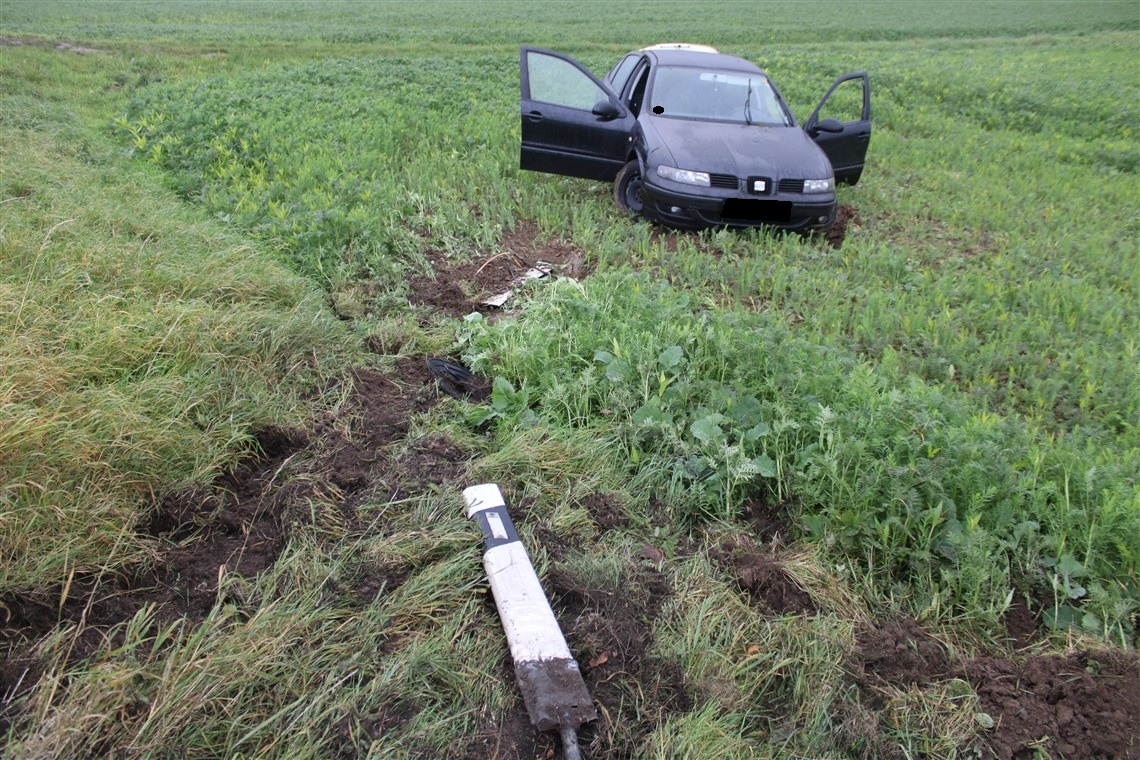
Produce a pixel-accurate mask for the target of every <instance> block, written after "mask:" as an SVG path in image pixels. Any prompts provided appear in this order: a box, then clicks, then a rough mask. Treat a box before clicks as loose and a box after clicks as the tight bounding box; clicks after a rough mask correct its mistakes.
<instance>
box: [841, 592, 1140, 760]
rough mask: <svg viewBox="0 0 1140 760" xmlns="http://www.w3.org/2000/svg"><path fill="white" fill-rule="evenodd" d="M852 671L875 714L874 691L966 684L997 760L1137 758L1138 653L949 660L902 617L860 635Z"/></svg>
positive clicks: (1139, 721)
mask: <svg viewBox="0 0 1140 760" xmlns="http://www.w3.org/2000/svg"><path fill="white" fill-rule="evenodd" d="M1026 615H1028V611H1026ZM1029 619H1030V620H1032V616H1029ZM1034 630H1036V628H1034ZM849 668H850V670H851V671H852V676H853V677H854V678H855V680H856V682H857V683H859V684H860V685H861V686H862V687H863V689H864V694H865V695H866V697H867V701H868V702H869V707H871V708H872V709H873V710H882V709H883V707H884V704H883V701H882V700H881V699H880V698H879V696H878V693H877V690H876V687H882V686H889V687H899V688H907V687H914V686H922V685H924V684H930V683H935V682H938V681H943V680H947V679H950V678H962V679H965V680H967V681H969V683H970V684H971V686H973V688H974V691H975V692H976V693H977V695H978V700H979V702H978V711H979V713H983V714H985V715H986V716H988V717H989V718H990V719H992V720H993V724H994V725H993V728H990V729H986V730H985V731H984V732H983V735H982V738H983V740H984V741H985V742H986V743H987V744H988V747H989V750H990V751H992V753H993V754H994V755H995V756H996V757H998V758H1000V759H1001V760H1030V758H1035V757H1038V756H1040V755H1038V754H1035V753H1036V752H1037V751H1038V750H1040V751H1041V752H1043V753H1044V754H1045V755H1046V756H1049V757H1059V758H1062V757H1063V758H1065V760H1106V759H1107V758H1133V757H1140V656H1138V655H1137V654H1136V653H1135V652H1121V651H1101V652H1088V651H1079V652H1073V653H1070V654H1063V655H1058V654H1040V655H1030V656H1028V657H1025V658H1008V657H1000V656H983V657H978V658H975V659H972V660H967V661H965V662H952V661H951V660H950V658H949V653H948V651H947V648H946V646H944V645H943V644H942V643H941V642H939V641H937V640H936V639H935V638H934V637H933V636H931V635H930V634H928V633H926V632H925V631H924V630H923V629H922V628H921V627H920V626H919V625H918V623H916V622H915V621H913V620H909V619H906V618H903V619H899V620H897V621H893V622H890V623H887V624H886V625H883V626H881V627H878V628H870V629H867V630H865V631H863V632H862V633H861V634H860V635H859V636H858V647H857V650H856V652H855V654H854V657H853V662H852V663H851V664H850V665H849Z"/></svg>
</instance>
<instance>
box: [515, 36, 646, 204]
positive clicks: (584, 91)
mask: <svg viewBox="0 0 1140 760" xmlns="http://www.w3.org/2000/svg"><path fill="white" fill-rule="evenodd" d="M519 57H520V62H519V64H520V72H519V76H520V83H521V85H522V99H521V107H522V148H521V152H520V156H519V167H520V168H522V169H528V170H530V171H536V172H549V173H551V174H563V175H566V176H570V177H585V178H586V179H597V180H603V181H606V182H612V181H613V179H614V177H616V176H617V173H618V171H619V170H620V169H621V167H622V166H623V165H624V164H625V162H626V158H627V156H628V155H629V150H630V148H629V136H630V132H631V131H632V130H633V125H634V121H635V118H634V116H633V114H631V113H630V112H629V109H628V108H626V107H625V106H624V105H622V104H621V102H620V100H619V99H618V96H617V95H616V94H615V93H614V92H613V90H611V89H610V88H609V86H607V85H605V84H603V83H602V82H600V81H599V80H598V79H597V77H595V76H594V75H593V74H591V73H590V72H589V71H587V70H586V68H585V67H583V66H582V64H580V63H578V62H577V61H575V60H574V59H573V58H570V57H568V56H565V55H562V54H561V53H554V52H551V51H549V50H541V49H539V48H530V47H523V48H521V50H520V56H519Z"/></svg>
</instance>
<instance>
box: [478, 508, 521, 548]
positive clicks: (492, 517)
mask: <svg viewBox="0 0 1140 760" xmlns="http://www.w3.org/2000/svg"><path fill="white" fill-rule="evenodd" d="M475 522H477V523H479V530H481V531H483V550H484V551H489V550H491V549H494V548H495V547H496V546H502V545H503V544H509V543H511V542H513V541H518V540H519V534H518V533H517V532H515V524H514V523H513V522H511V516H510V515H509V514H507V508H506V506H501V507H491V508H490V509H483V510H480V511H478V512H476V513H475Z"/></svg>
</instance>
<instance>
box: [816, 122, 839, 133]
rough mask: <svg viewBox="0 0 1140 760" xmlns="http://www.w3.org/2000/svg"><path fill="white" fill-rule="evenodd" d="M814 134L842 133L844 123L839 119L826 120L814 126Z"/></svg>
mask: <svg viewBox="0 0 1140 760" xmlns="http://www.w3.org/2000/svg"><path fill="white" fill-rule="evenodd" d="M811 131H812V133H813V134H814V133H816V132H842V131H843V123H842V122H841V121H839V119H824V120H823V121H817V122H816V123H815V124H813V125H812V128H811Z"/></svg>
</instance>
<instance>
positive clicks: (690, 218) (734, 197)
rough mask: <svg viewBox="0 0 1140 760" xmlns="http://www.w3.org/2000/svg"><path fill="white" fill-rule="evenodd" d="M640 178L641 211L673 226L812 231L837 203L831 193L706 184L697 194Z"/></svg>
mask: <svg viewBox="0 0 1140 760" xmlns="http://www.w3.org/2000/svg"><path fill="white" fill-rule="evenodd" d="M642 182H643V185H642V196H643V201H644V205H645V208H644V213H645V214H646V215H647V216H649V217H651V218H653V219H655V220H657V221H659V222H661V223H663V224H667V225H669V226H672V227H685V228H702V227H721V226H729V227H775V228H777V229H782V230H795V231H799V232H811V231H815V230H826V229H829V228H830V227H831V225H832V223H834V221H835V214H836V211H837V209H838V206H839V204H838V201H836V199H835V194H834V193H827V194H824V195H818V196H816V195H804V194H803V193H776V194H773V195H766V196H757V195H750V194H745V193H740V192H734V191H732V190H724V189H719V188H709V189H708V190H706V191H705V192H704V193H701V194H699V195H698V194H694V193H691V192H682V191H679V190H676V189H674V188H669V187H665V186H663V185H661V184H659V183H656V182H653V181H651V178H649V177H645V178H643V179H642ZM726 201H727V202H728V203H727V204H726Z"/></svg>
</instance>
